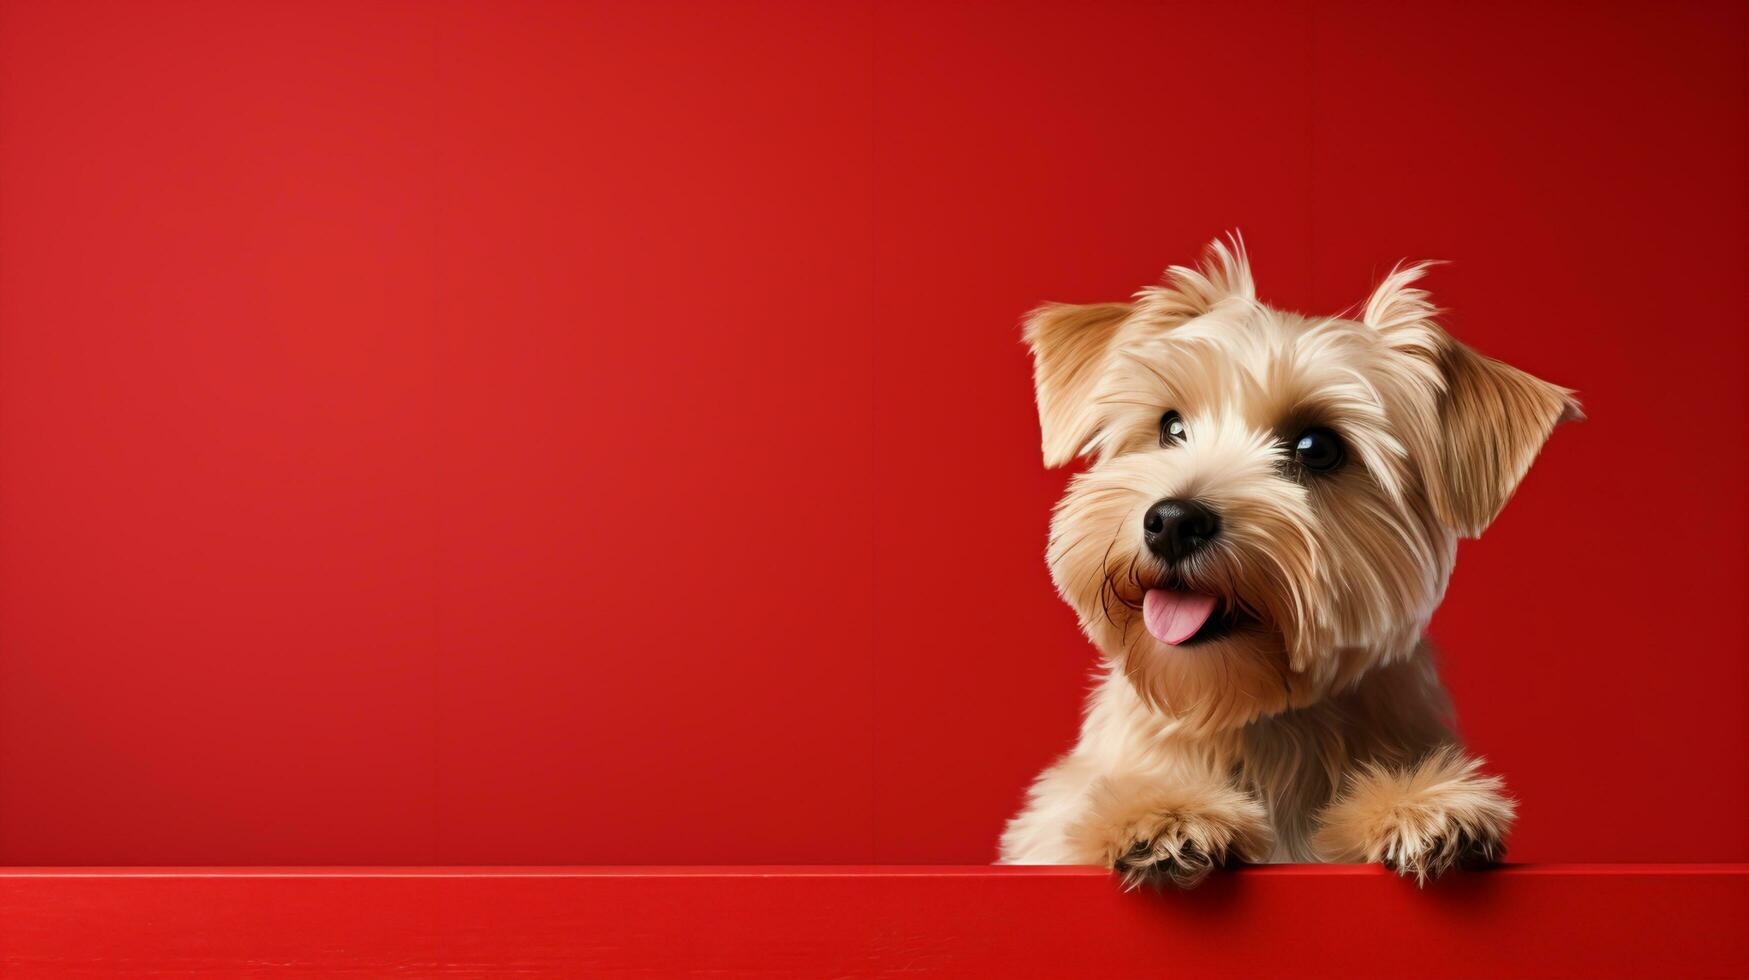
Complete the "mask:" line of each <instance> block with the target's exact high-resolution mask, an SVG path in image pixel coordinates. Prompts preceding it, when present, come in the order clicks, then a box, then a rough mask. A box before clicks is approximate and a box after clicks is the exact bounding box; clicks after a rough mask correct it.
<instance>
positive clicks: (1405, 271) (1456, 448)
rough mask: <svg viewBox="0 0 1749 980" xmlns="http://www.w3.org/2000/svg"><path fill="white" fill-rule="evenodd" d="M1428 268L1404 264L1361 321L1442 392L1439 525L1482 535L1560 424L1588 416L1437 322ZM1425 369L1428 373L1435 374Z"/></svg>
mask: <svg viewBox="0 0 1749 980" xmlns="http://www.w3.org/2000/svg"><path fill="white" fill-rule="evenodd" d="M1426 269H1427V266H1426V264H1422V265H1412V266H1399V267H1398V268H1396V269H1394V270H1392V272H1391V274H1390V276H1388V277H1387V278H1386V279H1385V281H1384V282H1383V283H1382V284H1380V286H1379V288H1378V289H1377V290H1376V291H1375V292H1374V293H1373V295H1372V298H1371V299H1370V300H1368V301H1367V304H1366V312H1365V314H1364V317H1363V319H1365V321H1366V322H1367V323H1368V324H1370V325H1372V326H1373V327H1375V328H1377V329H1378V330H1379V331H1380V333H1381V334H1382V335H1383V336H1384V337H1385V338H1386V340H1387V342H1389V343H1390V344H1391V346H1392V347H1395V348H1397V349H1398V350H1399V351H1403V352H1406V353H1408V354H1409V355H1410V356H1412V357H1414V358H1415V359H1416V361H1415V363H1417V364H1418V365H1419V366H1420V370H1418V372H1417V373H1418V374H1421V375H1423V376H1426V375H1428V374H1432V375H1435V376H1436V378H1435V377H1428V378H1427V381H1428V382H1430V386H1431V387H1436V388H1437V389H1438V393H1437V395H1436V400H1437V412H1436V414H1435V415H1434V416H1433V417H1432V418H1430V419H1429V424H1431V425H1432V426H1435V427H1436V429H1435V431H1432V432H1427V433H1424V434H1423V438H1422V441H1423V443H1424V444H1425V445H1424V446H1423V448H1422V452H1423V453H1424V454H1426V455H1427V456H1429V457H1430V460H1429V462H1428V463H1427V471H1428V472H1427V489H1428V495H1429V497H1430V498H1431V500H1432V504H1433V509H1434V513H1435V514H1436V515H1437V516H1438V517H1439V520H1440V522H1441V523H1443V524H1445V525H1446V526H1447V527H1449V528H1451V529H1452V530H1454V531H1456V532H1458V533H1459V534H1461V535H1464V536H1466V537H1476V536H1478V535H1480V534H1481V533H1482V531H1484V530H1485V529H1486V528H1487V527H1488V525H1489V524H1491V523H1493V522H1494V518H1495V517H1496V516H1498V515H1499V513H1500V511H1501V509H1502V508H1504V507H1505V506H1506V501H1507V500H1509V499H1511V497H1512V493H1513V491H1514V490H1517V489H1518V484H1519V481H1521V480H1523V479H1524V474H1525V473H1526V472H1528V471H1529V470H1530V464H1531V463H1532V462H1534V461H1535V460H1536V456H1537V453H1539V452H1541V451H1542V447H1543V443H1545V442H1547V441H1548V439H1549V436H1550V434H1552V433H1553V432H1554V430H1555V426H1556V425H1559V424H1560V423H1562V422H1569V421H1576V420H1579V419H1583V418H1584V417H1585V413H1584V412H1583V411H1582V410H1581V409H1580V407H1579V401H1578V399H1576V398H1575V397H1574V396H1573V392H1572V391H1570V390H1569V389H1566V388H1562V387H1561V386H1559V385H1553V384H1550V383H1548V382H1547V381H1543V380H1542V379H1540V378H1537V377H1533V376H1532V375H1529V374H1527V373H1525V372H1523V371H1520V370H1519V369H1517V368H1515V367H1512V366H1511V365H1509V364H1505V363H1502V362H1500V361H1496V360H1494V359H1493V358H1491V357H1485V356H1483V355H1481V354H1478V353H1476V352H1475V351H1473V350H1471V349H1470V348H1468V347H1466V346H1464V345H1463V344H1461V343H1459V342H1458V341H1457V340H1456V339H1455V338H1453V337H1452V336H1451V335H1450V334H1448V333H1446V332H1445V330H1444V329H1442V328H1441V327H1440V326H1439V325H1438V324H1436V323H1434V322H1433V316H1434V315H1435V314H1436V313H1437V312H1438V311H1437V310H1436V309H1435V308H1434V306H1433V305H1432V304H1431V303H1429V302H1428V298H1427V293H1425V292H1424V291H1422V290H1420V289H1415V288H1412V284H1413V283H1414V282H1416V281H1417V280H1418V279H1420V278H1421V276H1422V275H1423V274H1424V273H1425V271H1426ZM1428 369H1431V371H1429V370H1428Z"/></svg>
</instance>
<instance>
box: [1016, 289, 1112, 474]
mask: <svg viewBox="0 0 1749 980" xmlns="http://www.w3.org/2000/svg"><path fill="white" fill-rule="evenodd" d="M1130 311H1131V307H1130V305H1129V304H1127V303H1098V304H1094V305H1091V306H1070V305H1067V304H1063V303H1048V304H1046V305H1044V306H1041V307H1039V308H1038V309H1036V310H1033V311H1032V313H1031V314H1030V315H1028V316H1027V318H1026V331H1025V336H1026V343H1027V345H1028V346H1030V347H1031V348H1032V380H1033V387H1034V388H1035V389H1036V394H1037V397H1038V426H1039V432H1040V433H1041V434H1042V435H1043V444H1044V456H1045V465H1046V466H1062V465H1064V464H1066V463H1068V462H1069V461H1070V460H1073V459H1074V458H1075V457H1076V456H1079V455H1081V453H1082V452H1083V451H1085V450H1086V449H1087V444H1088V443H1089V442H1090V441H1092V439H1093V436H1094V433H1095V432H1096V431H1097V429H1098V427H1099V412H1098V407H1097V406H1096V405H1095V404H1094V387H1095V385H1097V383H1098V381H1099V378H1100V377H1101V376H1102V374H1103V373H1104V369H1105V364H1106V359H1107V358H1108V357H1109V355H1110V354H1111V348H1112V341H1113V339H1114V338H1116V336H1117V330H1118V327H1119V326H1121V325H1122V324H1123V322H1124V319H1125V318H1126V317H1128V316H1129V315H1130Z"/></svg>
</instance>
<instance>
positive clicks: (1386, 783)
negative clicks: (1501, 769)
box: [1314, 748, 1513, 884]
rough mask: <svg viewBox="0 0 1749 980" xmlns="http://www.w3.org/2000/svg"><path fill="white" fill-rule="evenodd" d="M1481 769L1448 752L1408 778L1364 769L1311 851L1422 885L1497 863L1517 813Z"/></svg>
mask: <svg viewBox="0 0 1749 980" xmlns="http://www.w3.org/2000/svg"><path fill="white" fill-rule="evenodd" d="M1480 767H1481V762H1480V761H1479V760H1476V759H1466V758H1465V757H1464V756H1463V755H1462V754H1461V753H1459V752H1458V751H1457V750H1456V749H1452V748H1444V749H1440V750H1438V751H1436V752H1434V753H1433V754H1432V755H1429V756H1428V757H1427V758H1426V759H1425V760H1423V761H1422V762H1421V764H1420V765H1417V766H1416V767H1415V768H1413V769H1411V770H1408V771H1407V772H1391V771H1388V770H1385V769H1381V768H1369V769H1366V770H1364V771H1363V772H1361V773H1360V774H1358V775H1356V776H1355V777H1353V778H1351V779H1350V780H1349V784H1348V786H1347V788H1346V790H1345V791H1344V792H1343V794H1342V798H1341V799H1339V800H1337V801H1336V802H1335V803H1333V804H1331V805H1330V806H1329V807H1328V808H1326V809H1325V810H1324V812H1323V814H1322V815H1321V816H1320V819H1319V823H1320V824H1321V826H1320V829H1319V831H1318V835H1317V837H1316V839H1315V841H1314V846H1315V847H1316V848H1317V850H1318V852H1319V854H1320V856H1322V857H1323V858H1324V859H1325V860H1327V861H1366V862H1370V863H1377V864H1383V865H1384V866H1385V867H1387V868H1390V869H1391V870H1393V871H1395V872H1397V873H1398V874H1400V875H1404V876H1411V875H1412V876H1414V878H1415V881H1416V883H1417V884H1425V883H1426V881H1427V879H1429V878H1437V877H1439V876H1440V875H1442V874H1444V873H1445V872H1447V871H1449V870H1451V869H1452V868H1454V867H1476V866H1481V865H1488V864H1493V863H1495V862H1498V861H1499V860H1500V859H1501V858H1503V857H1505V855H1506V831H1507V830H1508V829H1509V828H1510V827H1511V826H1512V817H1513V806H1512V801H1511V800H1509V799H1507V798H1506V796H1505V795H1504V794H1503V793H1502V792H1501V790H1502V788H1503V786H1502V784H1501V782H1500V779H1499V777H1496V776H1484V775H1481V774H1480V772H1479V769H1480Z"/></svg>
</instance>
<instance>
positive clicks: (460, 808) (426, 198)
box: [0, 2, 1749, 864]
mask: <svg viewBox="0 0 1749 980" xmlns="http://www.w3.org/2000/svg"><path fill="white" fill-rule="evenodd" d="M1744 31H1745V16H1744V8H1743V6H1742V5H1741V4H1739V3H1717V4H1699V3H1682V4H1645V5H1633V6H1629V5H1615V6H1608V5H1602V6H1600V5H1578V4H1574V5H1552V4H1544V5H1528V6H1527V5H1522V4H1499V5H1481V4H1456V3H1442V4H1423V5H1419V6H1417V7H1416V8H1415V9H1412V10H1411V9H1405V8H1404V7H1402V6H1400V5H1396V4H1383V3H1381V4H1323V3H1319V4H1282V5H1261V6H1249V7H1243V6H1232V5H1215V4H1118V3H1107V4H1100V5H1094V6H1090V7H1081V6H1075V7H1071V6H1070V5H1066V4H1063V5H1058V4H1033V5H1016V4H1006V3H1005V4H996V3H990V4H951V5H939V4H922V3H919V4H904V3H879V4H872V5H871V4H868V3H857V4H850V3H846V4H816V3H810V2H797V3H778V2H762V3H757V4H704V3H699V4H675V3H659V4H637V5H632V4H607V3H602V4H499V3H490V4H488V3H475V4H459V3H405V4H399V3H373V4H341V3H333V4H317V3H311V4H293V3H253V4H235V3H193V2H178V3H159V4H113V5H109V4H105V5H97V4H85V3H68V2H54V3H16V2H6V3H4V4H3V5H0V151H3V152H0V861H4V862H6V863H33V864H34V863H41V864H59V863H113V864H126V863H155V864H222V863H267V864H278V863H445V864H461V863H519V862H540V863H553V864H557V863H570V862H609V863H613V862H660V863H667V862H675V863H681V862H684V863H718V862H721V863H728V862H754V861H759V862H900V861H903V862H937V861H943V862H945V861H959V862H973V861H982V860H986V859H989V858H990V857H991V856H992V855H993V851H994V841H995V837H996V833H997V831H998V829H999V827H1000V824H1001V822H1002V821H1003V820H1004V819H1005V818H1006V817H1007V816H1008V815H1009V813H1010V812H1011V811H1012V810H1013V809H1014V807H1015V805H1016V804H1017V802H1018V800H1019V796H1020V791H1021V789H1022V787H1023V785H1024V783H1025V782H1026V780H1027V779H1028V778H1029V777H1030V776H1031V775H1032V774H1033V773H1034V772H1035V771H1036V770H1037V769H1038V768H1039V767H1040V766H1042V765H1043V764H1044V763H1045V762H1046V761H1047V760H1048V759H1049V758H1050V757H1051V756H1052V755H1053V754H1054V753H1056V752H1058V751H1060V750H1062V749H1063V748H1064V747H1066V745H1067V744H1068V743H1069V741H1070V739H1071V737H1072V732H1073V729H1074V726H1075V723H1076V719H1077V712H1078V708H1079V703H1080V699H1081V695H1082V692H1083V689H1084V686H1085V676H1086V674H1087V672H1088V670H1089V668H1090V667H1091V665H1092V661H1093V657H1092V653H1091V651H1090V649H1089V647H1088V646H1087V644H1086V643H1085V642H1084V641H1083V640H1082V639H1081V638H1080V637H1079V635H1078V633H1077V632H1076V629H1075V626H1074V623H1073V620H1072V617H1071V615H1070V613H1069V612H1068V610H1067V609H1066V608H1064V607H1063V606H1062V605H1061V604H1060V603H1058V602H1057V600H1056V599H1055V598H1054V597H1053V595H1052V593H1051V589H1050V584H1049V581H1048V579H1047V577H1046V572H1045V568H1044V564H1043V561H1042V559H1041V551H1042V548H1043V542H1044V533H1045V526H1046V520H1047V515H1048V510H1049V507H1050V504H1051V503H1052V501H1053V500H1054V499H1055V498H1056V496H1057V495H1058V493H1059V492H1060V489H1061V486H1062V483H1063V480H1064V478H1065V476H1064V474H1063V473H1061V472H1045V471H1043V470H1042V469H1041V467H1040V464H1039V460H1038V453H1037V429H1036V423H1035V421H1034V417H1033V414H1032V404H1031V390H1030V385H1029V381H1028V374H1027V372H1028V364H1027V360H1026V357H1025V355H1024V353H1023V351H1022V349H1021V348H1020V346H1019V343H1018V330H1017V320H1018V317H1019V316H1020V314H1021V313H1022V312H1023V311H1025V310H1026V309H1028V308H1029V307H1031V306H1032V305H1034V304H1035V303H1037V302H1039V301H1040V300H1043V299H1061V300H1105V299H1113V298H1119V297H1122V296H1125V295H1127V294H1128V293H1129V292H1131V291H1132V290H1134V289H1135V288H1137V287H1138V286H1140V285H1143V284H1145V283H1147V282H1150V281H1152V280H1153V279H1154V278H1155V277H1156V276H1157V275H1158V273H1159V272H1160V270H1161V268H1162V267H1164V266H1165V265H1167V264H1168V263H1171V262H1177V261H1183V260H1186V259H1188V258H1190V257H1192V256H1193V255H1194V253H1195V251H1196V249H1197V248H1198V247H1199V246H1200V245H1201V244H1202V243H1203V242H1204V241H1206V240H1207V239H1209V238H1211V237H1213V236H1215V235H1216V234H1218V233H1220V232H1222V231H1224V230H1226V229H1229V228H1239V229H1242V230H1243V232H1244V233H1245V235H1246V238H1247V240H1248V242H1249V243H1250V245H1251V247H1252V252H1253V255H1254V259H1255V264H1256V267H1257V273H1258V276H1259V280H1260V283H1261V287H1262V290H1263V292H1264V293H1265V296H1266V298H1269V299H1272V300H1273V301H1275V302H1277V303H1278V304H1280V305H1284V306H1288V307H1297V308H1305V309H1310V310H1315V311H1335V310H1337V309H1340V308H1342V307H1344V306H1346V305H1348V304H1349V303H1352V302H1354V301H1356V300H1358V299H1360V298H1361V297H1363V296H1364V295H1365V293H1366V291H1367V289H1368V288H1369V286H1370V285H1371V283H1372V282H1373V281H1374V280H1375V279H1376V278H1377V277H1378V276H1379V275H1380V274H1381V273H1382V272H1383V271H1384V270H1385V269H1386V268H1388V266H1389V264H1390V263H1391V262H1393V261H1395V260H1396V259H1398V258H1399V257H1404V256H1409V257H1438V258H1445V259H1449V260H1452V262H1453V264H1452V265H1450V266H1448V267H1445V268H1442V269H1440V270H1439V271H1438V272H1437V273H1436V275H1435V277H1434V279H1433V282H1432V285H1433V288H1434V289H1435V292H1436V297H1437V299H1439V300H1440V301H1441V302H1442V303H1443V304H1444V305H1446V306H1448V307H1451V308H1452V309H1453V310H1454V312H1453V314H1452V315H1451V316H1450V318H1449V320H1450V323H1451V324H1452V326H1453V328H1454V329H1455V330H1456V332H1458V333H1459V334H1460V336H1463V337H1465V338H1466V339H1468V340H1470V341H1471V342H1473V343H1474V344H1475V345H1477V346H1479V347H1480V348H1482V349H1483V350H1485V351H1488V352H1490V353H1493V354H1495V355H1497V356H1500V357H1503V358H1505V359H1507V360H1509V361H1512V362H1514V363H1516V364H1518V365H1520V366H1523V367H1525V368H1527V369H1529V370H1532V371H1534V372H1536V373H1539V374H1542V375H1544V376H1545V377H1548V378H1550V379H1551V380H1555V381H1558V382H1561V383H1563V384H1567V385H1571V386H1574V387H1577V388H1579V389H1581V390H1582V392H1583V394H1584V398H1585V402H1586V405H1587V407H1588V409H1589V411H1590V413H1591V416H1592V418H1591V421H1589V422H1587V423H1585V424H1583V425H1578V426H1569V427H1566V428H1564V429H1562V431H1560V432H1559V433H1558V434H1557V435H1556V437H1555V439H1554V441H1553V442H1552V443H1551V445H1550V447H1549V450H1548V452H1547V453H1546V454H1545V456H1544V459H1543V461H1542V462H1541V463H1540V464H1539V466H1538V468H1537V469H1536V470H1534V471H1533V473H1532V475H1531V477H1530V479H1529V481H1528V483H1527V485H1526V486H1525V488H1524V489H1523V492H1522V493H1521V494H1520V495H1519V497H1518V499H1517V500H1516V501H1515V502H1514V504H1513V505H1512V506H1511V507H1509V508H1508V510H1507V512H1506V514H1505V516H1504V518H1503V519H1502V520H1501V521H1500V522H1499V523H1498V524H1497V525H1496V526H1495V528H1494V529H1493V530H1492V531H1491V532H1490V534H1489V536H1488V537H1487V538H1486V539H1484V540H1483V541H1481V542H1479V543H1473V544H1468V545H1466V546H1465V547H1464V550H1463V557H1462V560H1461V562H1460V565H1459V570H1458V575H1457V578H1456V581H1455V583H1454V585H1453V588H1452V591H1451V594H1450V597H1449V599H1448V601H1447V603H1446V605H1445V607H1444V609H1443V610H1442V611H1441V613H1440V614H1439V617H1438V619H1437V620H1436V623H1435V633H1436V635H1437V637H1438V638H1439V639H1440V640H1441V641H1442V642H1443V644H1444V646H1445V647H1446V649H1447V662H1448V670H1447V673H1448V677H1449V680H1450V684H1451V687H1452V688H1453V691H1454V694H1455V696H1456V699H1457V702H1458V705H1459V709H1460V712H1461V716H1462V721H1463V724H1464V727H1465V728H1466V730H1467V733H1468V735H1469V737H1470V739H1471V741H1472V742H1473V743H1474V744H1475V745H1476V746H1477V747H1478V748H1479V749H1480V751H1482V752H1483V753H1485V754H1486V755H1487V756H1488V757H1489V758H1490V759H1491V760H1492V762H1493V764H1494V765H1495V767H1497V768H1498V769H1499V770H1501V771H1502V772H1504V773H1505V774H1506V776H1507V777H1508V779H1509V780H1510V782H1511V785H1512V786H1513V788H1514V789H1515V791H1516V792H1517V794H1518V795H1519V796H1520V797H1521V798H1522V801H1523V814H1524V816H1523V819H1522V824H1521V829H1520V831H1519V833H1518V836H1517V838H1516V842H1515V852H1514V853H1515V855H1516V856H1517V857H1518V858H1521V859H1527V860H1615V861H1637V860H1669V861H1724V860H1734V861H1741V860H1745V859H1749V779H1746V776H1749V722H1746V719H1749V710H1746V709H1749V683H1746V680H1749V678H1746V669H1745V666H1744V659H1745V658H1744V654H1745V652H1746V651H1745V646H1746V644H1745V640H1744V635H1745V634H1744V626H1745V623H1744V613H1743V603H1742V597H1743V595H1744V589H1745V585H1746V584H1749V574H1746V573H1749V569H1746V565H1745V558H1746V555H1749V549H1746V548H1745V544H1746V543H1749V542H1746V538H1749V528H1746V526H1745V519H1744V513H1745V512H1744V507H1743V489H1742V488H1743V486H1744V485H1745V477H1746V476H1749V474H1746V473H1745V454H1744V452H1743V445H1744V436H1745V430H1746V428H1749V426H1746V419H1745V411H1744V409H1745V397H1744V393H1743V383H1744V381H1745V369H1746V368H1749V348H1746V342H1745V332H1744V319H1743V310H1744V309H1745V298H1746V297H1745V288H1744V287H1745V269H1746V268H1749V263H1746V261H1745V260H1746V257H1749V256H1746V254H1745V252H1746V244H1749V235H1746V234H1745V207H1744V190H1743V188H1744V182H1743V177H1744V163H1745V159H1744V156H1745V152H1744V150H1745V140H1744V130H1745V126H1744V101H1745V95H1744V93H1745V73H1744Z"/></svg>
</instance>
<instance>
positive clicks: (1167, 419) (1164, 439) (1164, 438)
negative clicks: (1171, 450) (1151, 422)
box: [1160, 412, 1185, 446]
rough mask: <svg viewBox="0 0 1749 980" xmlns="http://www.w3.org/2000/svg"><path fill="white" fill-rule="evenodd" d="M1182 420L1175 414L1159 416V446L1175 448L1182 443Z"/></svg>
mask: <svg viewBox="0 0 1749 980" xmlns="http://www.w3.org/2000/svg"><path fill="white" fill-rule="evenodd" d="M1184 431H1185V430H1184V420H1183V419H1181V418H1179V417H1178V413H1177V412H1167V413H1166V414H1165V415H1162V416H1160V445H1162V446H1176V445H1178V444H1179V443H1181V442H1183V441H1184Z"/></svg>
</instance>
